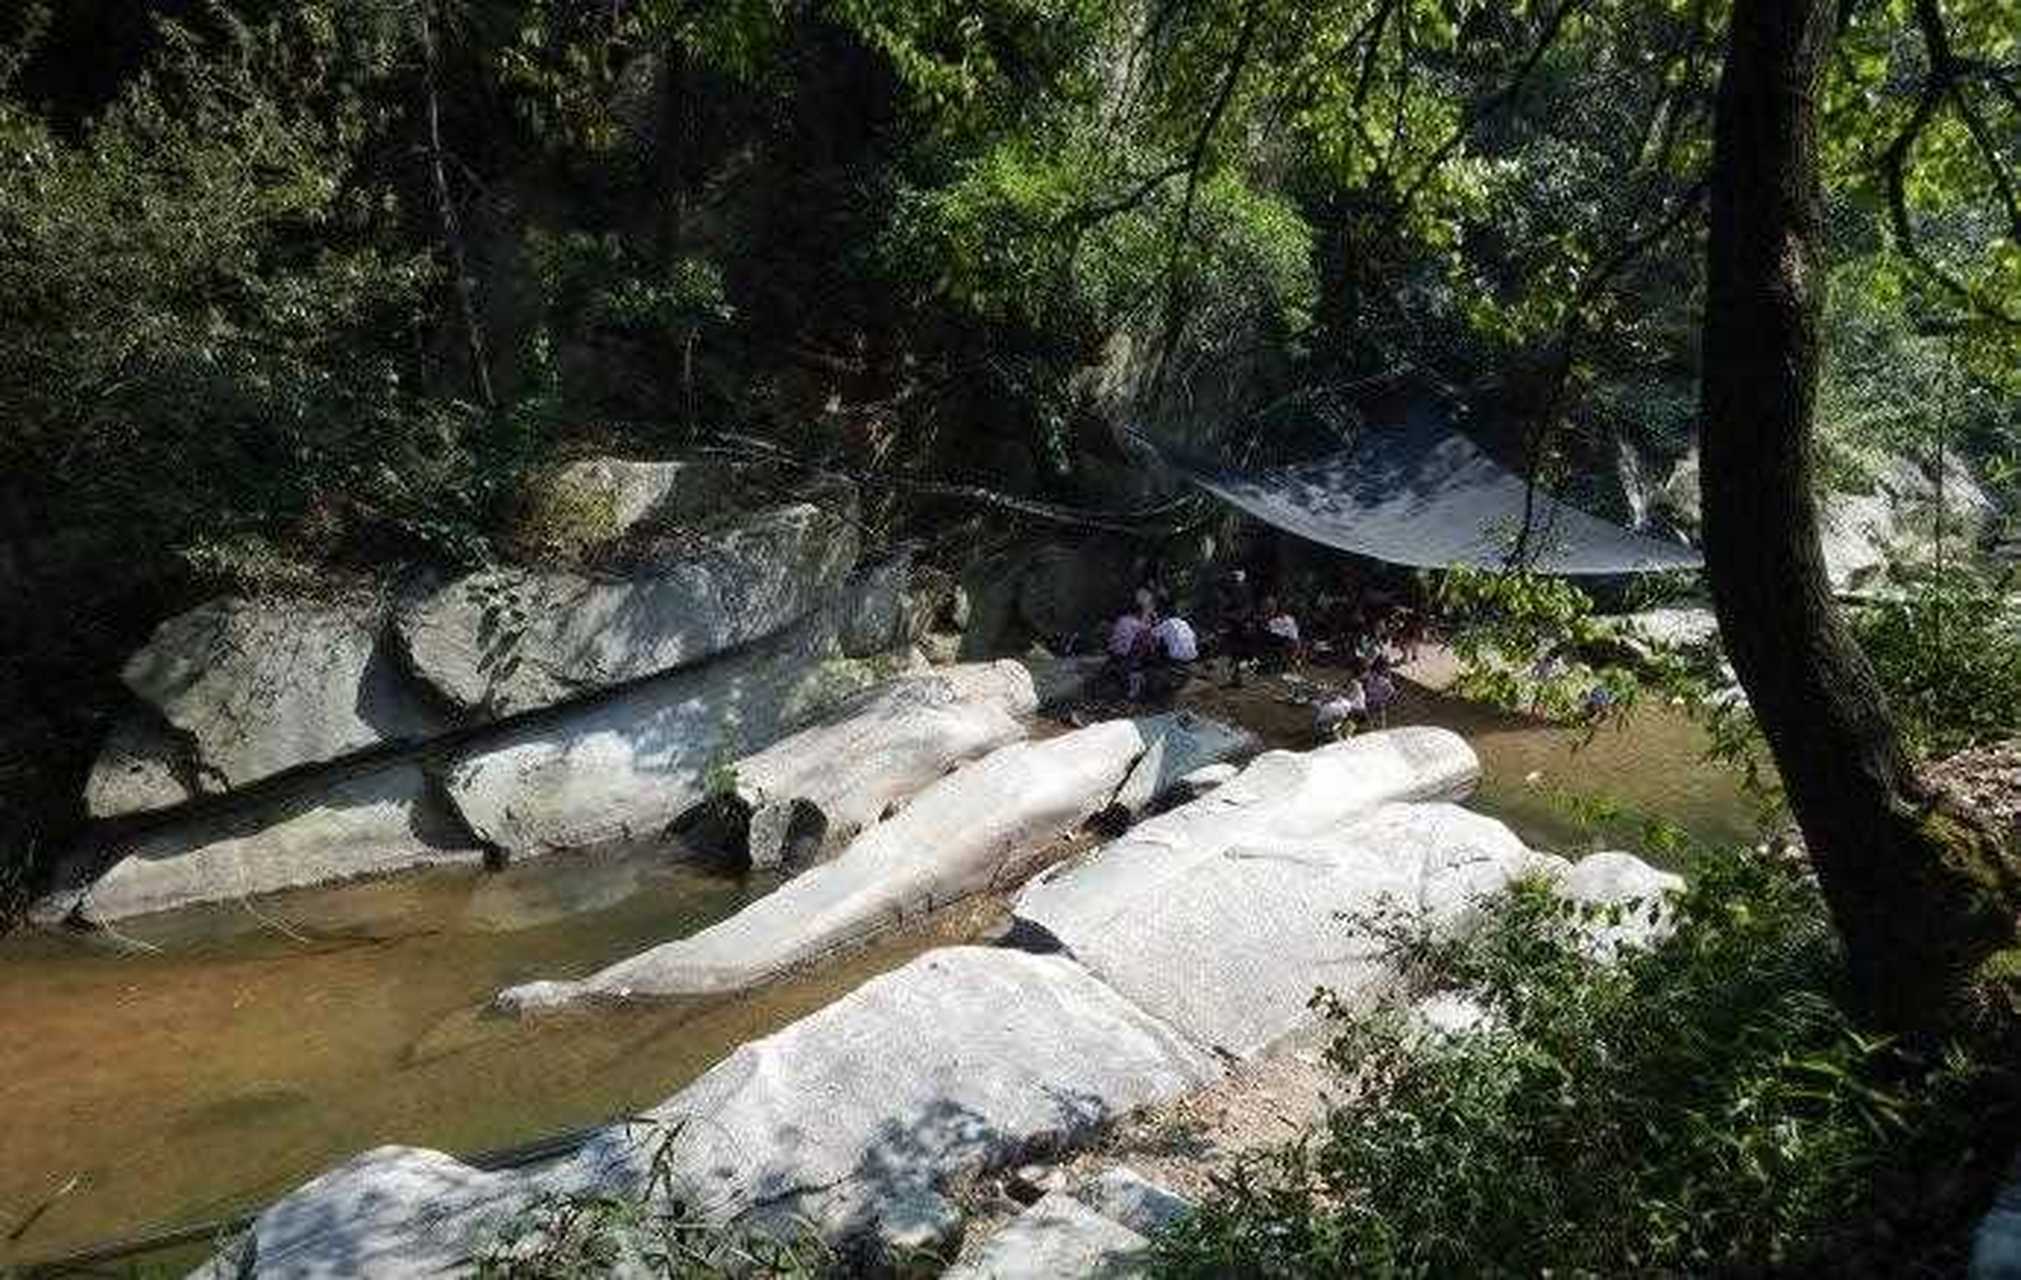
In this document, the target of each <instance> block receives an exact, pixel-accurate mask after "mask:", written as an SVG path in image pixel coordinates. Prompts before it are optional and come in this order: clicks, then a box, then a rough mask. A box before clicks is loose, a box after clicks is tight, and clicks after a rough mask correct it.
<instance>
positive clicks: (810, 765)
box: [736, 662, 1031, 867]
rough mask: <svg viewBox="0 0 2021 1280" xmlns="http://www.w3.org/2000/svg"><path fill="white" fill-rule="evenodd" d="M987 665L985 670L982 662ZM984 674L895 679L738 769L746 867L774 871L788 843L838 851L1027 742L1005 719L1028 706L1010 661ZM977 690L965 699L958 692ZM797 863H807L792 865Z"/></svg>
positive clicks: (1023, 683) (813, 852) (1019, 671)
mask: <svg viewBox="0 0 2021 1280" xmlns="http://www.w3.org/2000/svg"><path fill="white" fill-rule="evenodd" d="M984 665H988V664H984ZM1000 665H1001V666H1002V667H1003V668H1006V669H1007V670H1005V671H1002V672H997V673H993V674H995V675H996V676H998V677H1000V678H999V679H997V680H996V681H995V684H996V686H997V688H998V689H1000V690H1001V692H1002V694H1003V695H1005V696H1002V697H998V696H994V694H995V692H996V690H991V689H990V688H989V686H990V684H991V683H992V682H991V680H990V679H989V677H988V676H983V677H981V678H978V679H970V678H968V676H967V673H962V672H959V671H951V672H950V673H948V674H941V675H922V676H909V677H902V678H900V679H898V680H894V681H892V682H891V683H889V684H886V685H881V686H879V687H877V688H875V689H871V690H869V691H867V692H865V693H863V694H860V695H858V696H857V697H855V698H852V699H850V700H848V701H847V702H845V703H843V704H842V705H841V706H839V707H837V708H836V709H835V710H834V711H833V712H831V713H830V714H829V715H828V716H827V717H825V718H824V720H823V722H822V723H820V724H817V725H814V726H812V727H810V728H806V729H802V730H800V731H799V732H797V733H794V734H791V735H789V736H788V737H785V738H782V739H780V740H779V741H778V742H775V743H773V744H772V745H771V746H769V747H766V748H765V749H764V750H762V751H759V752H758V753H757V754H755V755H749V756H745V757H743V758H742V759H740V760H738V761H737V763H736V772H737V780H736V790H737V795H738V796H739V798H741V799H742V800H743V801H744V802H745V803H746V804H747V805H749V806H750V808H751V826H750V850H751V863H752V865H753V866H758V867H772V866H778V865H780V864H781V863H783V862H785V861H786V860H787V848H786V846H787V844H788V842H789V840H792V841H802V842H810V841H811V843H812V844H813V845H814V846H815V848H813V849H811V850H809V851H808V852H809V854H811V855H812V857H814V858H818V857H819V856H821V855H822V854H823V853H825V852H826V851H829V850H832V849H836V848H840V847H841V846H843V845H845V844H847V843H848V842H849V841H850V840H852V839H854V838H855V836H856V834H857V833H858V832H860V831H862V830H863V829H864V828H865V827H868V826H870V825H871V824H872V823H874V822H876V821H877V820H878V818H879V817H880V816H881V815H882V814H883V813H884V812H885V811H886V810H887V809H890V808H892V807H894V806H895V805H897V804H898V803H900V802H901V801H903V800H905V799H906V798H907V797H909V796H910V795H912V793H913V792H915V791H918V790H919V789H920V788H922V787H924V786H926V785H927V784H929V783H931V782H933V781H935V780H936V779H938V778H939V777H940V776H941V775H942V774H944V773H946V772H947V771H948V769H950V768H951V767H953V766H954V765H955V764H957V763H959V762H961V761H964V760H970V759H973V758H975V757H977V756H980V755H985V754H987V753H989V752H991V751H994V750H995V749H996V748H998V747H1001V746H1004V745H1005V744H1007V743H1010V742H1014V741H1016V740H1018V739H1020V738H1022V737H1024V736H1025V731H1024V728H1023V727H1022V726H1021V725H1020V724H1019V723H1018V722H1017V721H1016V720H1014V719H1012V718H1011V712H1012V709H1013V708H1020V709H1021V708H1022V707H1023V706H1024V705H1025V704H1026V703H1027V702H1029V701H1030V700H1031V695H1030V694H1029V693H1022V694H1021V692H1020V686H1023V687H1024V688H1028V687H1029V683H1030V682H1029V679H1028V678H1027V679H1023V680H1020V679H1019V677H1022V676H1024V672H1023V669H1022V668H1019V667H1018V666H1017V664H1015V663H1010V662H1006V663H1002V664H1000ZM964 686H975V687H980V688H982V689H983V690H984V691H983V692H980V693H978V694H976V695H975V696H969V697H964V696H963V687H964ZM794 860H795V861H804V860H808V859H807V858H804V857H803V858H796V859H794Z"/></svg>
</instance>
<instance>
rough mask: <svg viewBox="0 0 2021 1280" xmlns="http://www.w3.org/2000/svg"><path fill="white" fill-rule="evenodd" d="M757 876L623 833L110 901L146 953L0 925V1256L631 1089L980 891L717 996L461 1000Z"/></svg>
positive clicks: (605, 1104) (260, 1197)
mask: <svg viewBox="0 0 2021 1280" xmlns="http://www.w3.org/2000/svg"><path fill="white" fill-rule="evenodd" d="M769 887H770V884H769V883H767V882H764V881H760V880H758V879H756V878H752V877H745V878H739V877H737V876H734V875H729V874H724V873H721V872H712V871H710V870H708V869H705V868H702V867H698V866H696V865H694V864H692V863H681V862H675V861H673V860H671V858H670V857H669V852H668V851H667V850H664V849H662V850H657V851H653V850H647V851H632V852H628V853H623V854H607V855H603V856H591V857H556V858H550V859H545V860H541V861H537V862H532V863H527V864H523V865H521V866H517V867H514V868H511V869H508V870H507V871H505V872H503V873H498V874H484V873H474V872H467V871H460V872H447V873H440V874H427V875H417V876H408V877H402V878H397V879H391V880H381V881H374V882H368V883H362V884H354V885H349V886H344V887H338V888H330V889H318V890H306V891H301V892H296V893H289V894H283V895H279V896H277V897H274V898H270V899H265V900H262V901H261V902H260V904H259V911H260V913H261V916H262V917H264V918H259V917H255V916H254V915H252V914H251V913H250V912H249V911H248V910H247V909H246V908H245V907H243V906H231V907H221V908H200V909H193V910H188V911H181V912H174V913H169V914H166V915H162V916H158V917H153V918H147V919H143V920H140V921H135V922H132V928H131V929H130V931H129V932H130V933H131V935H132V936H133V937H135V938H137V939H139V940H140V941H143V942H146V943H148V944H151V945H154V946H158V947H160V948H162V950H161V951H160V953H158V954H146V955H122V954H114V953H112V952H110V951H107V950H105V949H103V947H102V946H101V945H100V944H96V943H93V942H91V941H90V940H86V939H82V938H74V937H59V936H50V935H46V934H34V933H26V932H24V933H19V934H16V935H13V936H10V937H7V938H4V939H0V1028H4V1029H5V1030H4V1033H0V1266H4V1265H5V1264H7V1263H9V1262H22V1261H28V1260H33V1259H40V1258H49V1257H52V1256H54V1255H58V1254H62V1253H65V1252H68V1251H70V1250H73V1249H78V1248H81V1247H84V1246H87V1245H91V1244H95V1243H98V1242H101V1241H104V1240H106V1239H108V1238H112V1237H124V1236H128V1235H132V1234H136V1233H141V1232H145V1231H149V1230H153V1229H156V1228H160V1227H167V1226H180V1225H184V1224H188V1223H192V1222H201V1221H206V1220H209V1219H213V1218H217V1217H220V1216H224V1215H228V1214H230V1213H233V1212H235V1211H239V1210H243V1209H247V1208H251V1207H256V1206H258V1205H259V1204H260V1203H262V1202H264V1201H265V1200H268V1199H270V1198H272V1197H274V1196H276V1195H279V1194H281V1193H283V1192H285V1191H286V1190H288V1189H289V1188H291V1187H292V1186H294V1185H295V1184H297V1183H299V1182H301V1181H302V1180H304V1179H305V1178H306V1177H308V1176H311V1175H313V1174H314V1173H316V1172H317V1171H318V1170H320V1169H322V1168H324V1167H325V1166H327V1165H329V1164H331V1163H333V1162H334V1161H336V1160H339V1159H342V1158H343V1157H345V1156H348V1155H350V1154H351V1153H353V1152H355V1151H358V1150H361V1149H363V1148H366V1147H370V1146H374V1145H377V1144H379V1143H386V1142H400V1143H413V1144H418V1145H422V1146H430V1147H438V1148H441V1149H444V1150H448V1151H456V1152H472V1151H479V1150H486V1149H493V1148H499V1147H504V1146H509V1145H512V1144H514V1143H520V1142H525V1141H528V1140H530V1139H534V1138H538V1137H541V1136H544V1135H547V1134H551V1133H557V1132H561V1131H565V1130H568V1129H572V1128H576V1127H580V1126H584V1125H588V1124H593V1123H597V1122H600V1121H603V1120H606V1119H609V1118H611V1117H614V1116H618V1115H622V1114H624V1113H626V1112H627V1111H630V1110H636V1109H640V1108H643V1107H646V1106H649V1105H651V1104H653V1103H656V1102H658V1101H660V1100H661V1099H663V1098H665V1097H666V1096H667V1095H668V1094H669V1093H672V1092H673V1091H674V1090H675V1089H677V1088H679V1087H680V1086H681V1085H683V1084H685V1083H686V1082H687V1081H689V1080H691V1079H693V1078H694V1077H695V1076H697V1075H699V1074H701V1072H703V1071H704V1070H706V1069H707V1068H708V1067H709V1066H711V1065H712V1064H714V1063H715V1062H716V1061H718V1060H719V1059H721V1058H722V1057H723V1056H724V1055H725V1054H727V1053H728V1052H729V1051H730V1050H731V1049H733V1048H734V1047H735V1046H737V1045H739V1044H741V1043H743V1042H744V1041H746V1040H749V1039H753V1038H755V1037H758V1036H761V1035H764V1034H766V1033H768V1032H770V1031H773V1030H775V1029H777V1028H779V1027H781V1026H783V1025H785V1024H786V1023H788V1022H791V1021H792V1020H794V1019H795V1018H798V1017H801V1016H803V1015H805V1014H807V1013H809V1012H812V1011H813V1010H814V1009H817V1008H819V1007H821V1006H822V1005H824V1004H827V1003H829V1002H830V1001H832V1000H834V999H835V998H836V997H837V996H839V995H841V994H843V993H844V992H846V991H848V990H850V989H851V988H853V987H855V986H856V985H858V984H859V983H861V982H862V981H863V980H864V979H866V978H868V977H870V976H872V975H874V974H876V973H879V972H882V971H884V970H886V969H889V968H893V967H895V966H897V965H899V964H901V963H903V962H904V961H905V960H907V959H910V958H911V957H912V956H913V955H916V954H917V953H919V952H920V951H923V950H926V949H927V948H929V947H932V946H937V945H943V944H945V943H947V942H949V941H953V940H960V939H962V938H966V937H972V936H974V933H975V932H976V930H977V929H978V928H979V927H980V926H981V923H982V921H983V920H984V919H985V918H986V914H987V913H988V912H989V911H992V910H997V909H999V908H996V907H995V904H987V903H979V904H976V905H975V906H973V907H971V908H970V909H968V910H966V911H956V912H953V913H946V914H943V915H942V916H941V917H938V918H936V919H934V920H932V921H930V922H928V923H927V924H926V925H925V926H923V927H921V928H919V929H916V930H913V931H909V932H907V933H905V934H902V935H897V936H893V937H889V938H887V939H885V940H884V941H882V942H881V943H879V944H877V945H875V946H873V947H870V948H868V949H865V950H861V951H856V952H852V953H848V954H846V955H844V956H841V957H838V958H837V959H836V960H835V961H833V962H832V963H830V964H827V965H825V966H823V967H822V968H820V969H819V970H817V971H814V972H812V973H809V974H808V975H806V976H804V977H800V978H797V979H793V980H789V981H786V982H782V983H779V984H776V985H774V986H771V987H767V988H765V989H764V990H762V991H759V992H756V993H753V994H752V995H749V996H746V997H744V998H741V999H736V1000H717V1001H711V1002H698V1003H692V1004H686V1005H678V1006H660V1007H652V1008H644V1009H625V1010H595V1011H589V1012H584V1013H580V1014H569V1015H565V1016H562V1017H556V1018H546V1019H538V1020H532V1021H527V1022H517V1021H512V1020H506V1019H498V1018H491V1017H484V1016H481V1015H480V1013H479V1006H480V1005H481V1004H482V1002H483V1001H484V1000H486V999H488V998H489V996H490V995H491V994H492V993H493V992H496V991H497V990H498V989H499V988H501V987H504V986H509V985H511V984H513V983H515V982H520V981H524V980H527V979H531V978H536V977H553V976H557V975H577V974H583V973H587V972H589V971H591V970H593V969H595V968H597V967H599V966H601V965H603V964H606V963H608V962H610V961H612V960H615V959H617V958H619V957H621V956H624V955H627V954H630V953H632V952H634V951H638V950H641V949H643V948H645V947H647V946H650V945H652V944H654V943H657V942H660V941H664V940H666V939H668V938H671V937H676V936H680V935H683V934H686V933H689V932H692V931H694V930H696V929H698V928H702V927H704V926H706V925H708V924H710V923H713V922H714V921H716V920H719V919H721V918H723V917H724V916H727V915H729V914H730V913H731V912H733V911H734V910H736V909H737V908H738V907H739V906H741V905H742V904H743V903H745V902H747V901H749V900H750V899H752V898H753V897H755V896H757V895H758V894H760V893H762V892H763V891H764V890H766V889H767V888H769ZM66 1185H68V1186H69V1187H70V1188H71V1189H70V1190H69V1191H68V1192H66V1193H64V1194H61V1195H60V1196H59V1197H58V1198H57V1199H55V1200H54V1201H53V1202H50V1203H48V1206H47V1208H46V1209H45V1210H44V1211H43V1212H42V1213H41V1214H40V1215H39V1216H38V1217H36V1219H35V1220H34V1221H33V1222H32V1223H31V1224H29V1225H28V1228H27V1230H26V1231H24V1232H22V1233H21V1235H20V1238H18V1239H14V1240H7V1239H6V1237H7V1235H8V1234H9V1233H11V1232H13V1231H15V1230H17V1229H18V1228H19V1227H20V1225H21V1223H22V1222H23V1220H24V1219H25V1218H26V1217H27V1215H29V1214H31V1213H33V1212H34V1211H35V1209H36V1208H37V1206H39V1205H43V1204H44V1203H45V1202H47V1201H49V1198H50V1197H51V1196H53V1195H56V1194H57V1193H58V1192H59V1191H61V1189H62V1188H64V1187H65V1186H66Z"/></svg>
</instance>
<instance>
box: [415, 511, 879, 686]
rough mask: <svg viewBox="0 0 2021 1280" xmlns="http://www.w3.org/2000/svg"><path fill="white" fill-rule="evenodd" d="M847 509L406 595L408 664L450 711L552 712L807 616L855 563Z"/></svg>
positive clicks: (763, 520) (764, 520) (468, 578)
mask: <svg viewBox="0 0 2021 1280" xmlns="http://www.w3.org/2000/svg"><path fill="white" fill-rule="evenodd" d="M853 506H854V504H853V502H838V503H831V504H821V505H817V504H815V503H811V502H803V503H795V504H792V505H790V506H785V507H779V508H775V509H773V510H770V511H765V512H760V513H758V514H757V515H754V516H751V517H749V518H747V519H746V520H744V521H743V522H742V523H740V524H737V525H734V526H732V527H729V528H725V529H720V530H717V531H715V532H712V533H709V534H706V535H701V536H698V537H697V538H696V539H695V540H694V542H693V543H692V545H691V546H690V548H689V550H688V552H687V554H685V555H683V556H681V557H678V558H675V559H671V560H667V561H664V562H661V561H653V562H650V563H648V564H645V565H643V566H640V567H638V568H636V569H634V570H632V571H630V572H628V573H626V574H623V575H611V576H605V575H597V574H590V573H583V572H576V571H572V570H563V569H533V568H495V569H486V570H483V571H480V572H477V573H473V574H468V575H465V576H464V577H461V578H457V579H456V580H454V581H452V582H449V583H447V584H446V585H444V586H442V587H440V588H438V589H436V590H434V591H432V592H430V593H428V594H426V595H425V596H421V597H419V598H417V599H415V600H412V601H409V602H407V603H406V604H404V605H403V606H402V608H401V609H400V611H399V613H398V616H397V618H396V621H395V626H396V628H397V631H398V634H399V638H400V641H401V643H402V645H404V646H405V649H406V654H407V661H408V664H409V665H410V666H411V667H412V669H413V670H414V672H415V673H416V674H417V675H418V676H420V677H421V678H422V679H423V680H425V681H426V682H427V683H428V684H429V685H431V686H432V687H433V688H434V689H435V690H436V691H437V692H438V693H440V694H441V695H442V696H443V697H444V698H446V699H447V700H448V701H449V702H450V703H452V704H453V705H455V706H457V707H460V708H464V709H466V710H468V711H471V712H476V713H481V714H486V715H495V716H504V715H510V714H514V713H517V712H521V711H527V710H530V709H533V708H538V707H547V706H552V705H554V704H556V703H560V702H566V701H569V700H571V699H574V698H578V697H581V696H582V695H584V694H587V693H591V692H594V691H596V690H599V689H607V688H611V687H613V686H616V685H622V684H626V683H629V682H631V681H635V680H639V679H642V678H644V677H647V676H651V675H655V674H658V673H660V672H664V671H671V670H674V669H676V668H680V667H687V666H691V665H693V664H695V663H698V662H701V661H702V660H703V659H706V658H710V657H713V656H715V655H717V654H721V653H724V652H725V651H727V650H731V649H734V648H736V647H738V646H740V645H745V644H748V643H750V642H751V641H754V640H757V639H760V638H762V637H765V636H769V635H772V634H773V633H775V632H777V631H779V630H781V629H782V628H785V627H786V626H788V625H789V624H791V623H793V622H795V621H796V620H798V619H800V618H802V617H804V616H806V615H807V614H808V613H810V612H812V611H813V610H814V609H815V608H816V607H817V606H820V605H822V604H823V603H825V602H826V601H827V600H828V599H829V597H830V596H831V595H832V594H833V592H834V591H835V590H836V589H837V588H838V587H839V586H840V584H841V583H842V581H843V579H844V578H845V577H846V576H847V574H848V572H849V569H850V566H851V565H852V564H853V563H854V562H855V559H856V547H857V538H856V525H855V522H854V519H853V517H852V511H853Z"/></svg>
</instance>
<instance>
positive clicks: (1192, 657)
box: [1131, 613, 1200, 699]
mask: <svg viewBox="0 0 2021 1280" xmlns="http://www.w3.org/2000/svg"><path fill="white" fill-rule="evenodd" d="M1199 659H1200V641H1199V637H1197V636H1195V635H1194V634H1193V624H1192V623H1190V622H1187V621H1186V620H1185V619H1184V618H1182V617H1180V616H1179V615H1178V614H1176V613H1172V614H1167V615H1165V616H1164V617H1162V618H1160V619H1158V620H1157V622H1155V623H1154V624H1153V625H1152V627H1151V653H1150V656H1149V657H1148V658H1147V659H1146V660H1145V664H1144V670H1143V672H1142V675H1143V677H1144V686H1145V691H1146V692H1148V693H1149V695H1150V696H1152V697H1155V698H1161V699H1162V698H1169V697H1171V696H1172V695H1174V694H1176V693H1178V692H1179V690H1181V689H1183V688H1185V687H1186V681H1187V680H1188V679H1189V678H1191V676H1192V674H1193V664H1194V663H1195V662H1197V661H1199ZM1131 696H1132V697H1133V698H1134V697H1135V696H1136V695H1135V694H1134V693H1133V694H1132V695H1131Z"/></svg>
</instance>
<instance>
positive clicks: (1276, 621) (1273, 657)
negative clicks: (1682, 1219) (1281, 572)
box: [1259, 596, 1305, 671]
mask: <svg viewBox="0 0 2021 1280" xmlns="http://www.w3.org/2000/svg"><path fill="white" fill-rule="evenodd" d="M1259 639H1260V641H1261V643H1262V646H1263V654H1264V659H1265V661H1266V662H1267V663H1268V664H1269V666H1270V668H1271V669H1272V670H1276V671H1283V670H1289V669H1295V668H1296V667H1297V666H1298V661H1299V659H1300V658H1301V657H1303V656H1304V654H1305V640H1304V638H1303V637H1301V636H1300V635H1299V634H1298V619H1296V618H1294V617H1292V616H1291V611H1290V610H1288V609H1285V608H1283V607H1282V606H1281V605H1279V604H1278V603H1277V597H1276V596H1265V597H1264V598H1263V634H1262V636H1261V637H1259Z"/></svg>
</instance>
